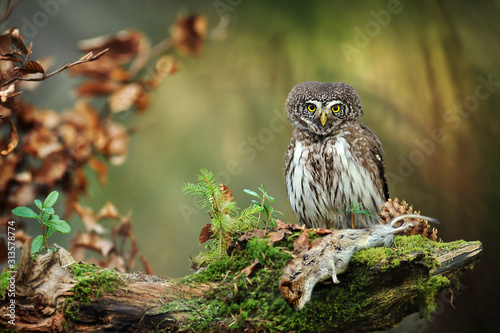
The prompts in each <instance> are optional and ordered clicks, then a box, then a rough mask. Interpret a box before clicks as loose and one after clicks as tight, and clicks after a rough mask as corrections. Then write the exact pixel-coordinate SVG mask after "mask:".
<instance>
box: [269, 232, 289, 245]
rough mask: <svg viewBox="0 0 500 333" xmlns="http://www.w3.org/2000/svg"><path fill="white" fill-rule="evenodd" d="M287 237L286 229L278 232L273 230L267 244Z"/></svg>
mask: <svg viewBox="0 0 500 333" xmlns="http://www.w3.org/2000/svg"><path fill="white" fill-rule="evenodd" d="M283 237H285V231H284V230H279V231H276V232H272V233H271V234H270V236H269V242H267V245H272V244H274V243H276V242H279V241H280V240H282V239H283Z"/></svg>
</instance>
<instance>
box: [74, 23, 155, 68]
mask: <svg viewBox="0 0 500 333" xmlns="http://www.w3.org/2000/svg"><path fill="white" fill-rule="evenodd" d="M148 47H149V42H148V41H147V39H146V37H145V36H144V34H143V33H141V32H140V31H135V30H125V31H120V32H118V33H116V34H114V35H111V36H100V37H95V38H92V39H87V40H83V41H81V42H79V43H78V48H79V49H80V50H81V51H83V52H94V53H96V52H98V51H101V50H104V49H107V48H109V51H108V53H107V57H108V58H110V59H113V60H114V61H115V62H118V63H121V62H124V61H127V60H130V59H131V58H132V57H135V56H136V55H137V53H139V52H141V51H143V50H145V49H146V48H148Z"/></svg>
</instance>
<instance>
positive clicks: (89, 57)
mask: <svg viewBox="0 0 500 333" xmlns="http://www.w3.org/2000/svg"><path fill="white" fill-rule="evenodd" d="M108 50H109V49H105V50H103V51H101V52H99V53H98V54H96V55H93V53H92V52H89V53H87V54H86V55H85V56H83V57H82V58H81V59H80V60H78V61H75V62H72V63H69V64H66V65H64V66H63V67H61V68H59V69H58V70H56V71H54V72H52V73H50V74H47V75H45V74H44V75H43V76H42V77H32V78H23V77H13V78H12V79H10V80H8V81H6V82H4V83H3V84H2V87H4V86H7V85H9V84H11V83H12V82H15V81H43V80H45V79H47V78H49V77H51V76H54V75H56V74H58V73H60V72H62V71H63V70H65V69H68V68H70V67H73V66H76V65H80V64H84V63H86V62H92V61H94V60H97V59H99V58H100V57H102V56H103V55H104V54H105V53H106V52H108Z"/></svg>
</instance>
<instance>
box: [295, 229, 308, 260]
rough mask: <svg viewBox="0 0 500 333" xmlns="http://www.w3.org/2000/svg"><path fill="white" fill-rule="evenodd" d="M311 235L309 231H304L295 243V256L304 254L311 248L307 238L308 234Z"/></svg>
mask: <svg viewBox="0 0 500 333" xmlns="http://www.w3.org/2000/svg"><path fill="white" fill-rule="evenodd" d="M308 233H309V230H308V229H304V231H302V233H301V234H300V236H299V237H298V238H297V239H296V240H295V242H293V254H294V255H295V256H296V255H298V254H299V253H302V252H303V251H305V250H307V248H308V246H309V238H308V237H307V234H308Z"/></svg>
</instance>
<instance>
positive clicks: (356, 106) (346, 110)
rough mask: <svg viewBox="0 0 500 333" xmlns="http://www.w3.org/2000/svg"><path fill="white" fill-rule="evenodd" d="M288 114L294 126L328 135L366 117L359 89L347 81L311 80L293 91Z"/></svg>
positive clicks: (287, 110) (288, 102) (288, 104)
mask: <svg viewBox="0 0 500 333" xmlns="http://www.w3.org/2000/svg"><path fill="white" fill-rule="evenodd" d="M286 114H287V116H288V119H289V120H290V122H291V123H292V125H293V126H295V127H297V128H301V129H305V130H308V131H310V132H312V133H314V134H317V135H326V134H329V133H331V132H333V131H335V129H337V128H338V126H339V125H340V124H342V123H345V122H349V121H358V120H359V118H360V117H361V115H362V114H363V109H362V106H361V100H360V99H359V96H358V93H357V92H356V90H355V89H354V88H353V87H352V86H350V85H348V84H347V83H344V82H317V81H308V82H302V83H299V84H297V85H296V86H295V87H293V88H292V91H290V93H289V94H288V98H287V100H286Z"/></svg>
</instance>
